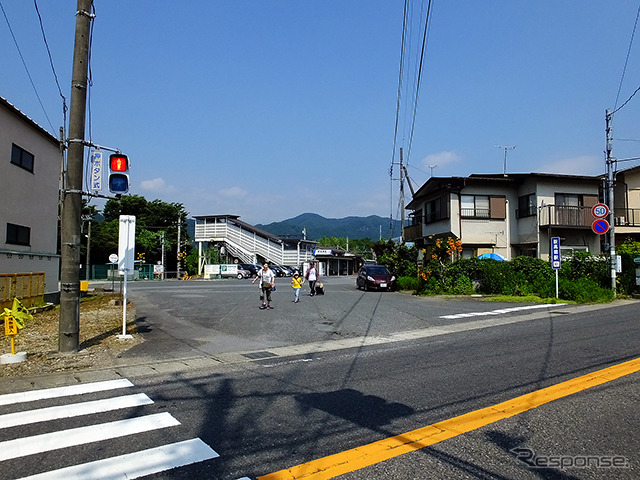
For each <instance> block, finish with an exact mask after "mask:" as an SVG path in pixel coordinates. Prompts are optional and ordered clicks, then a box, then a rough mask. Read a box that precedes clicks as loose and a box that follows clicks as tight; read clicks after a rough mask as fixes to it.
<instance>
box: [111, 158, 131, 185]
mask: <svg viewBox="0 0 640 480" xmlns="http://www.w3.org/2000/svg"><path fill="white" fill-rule="evenodd" d="M109 191H110V192H111V193H117V194H122V193H127V192H128V191H129V158H127V156H126V155H122V154H121V153H114V154H112V155H111V156H110V157H109Z"/></svg>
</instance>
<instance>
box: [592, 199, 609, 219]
mask: <svg viewBox="0 0 640 480" xmlns="http://www.w3.org/2000/svg"><path fill="white" fill-rule="evenodd" d="M591 213H593V216H594V217H596V218H604V217H606V216H607V215H609V207H607V206H606V205H605V204H604V203H597V204H595V205H594V206H593V208H592V209H591Z"/></svg>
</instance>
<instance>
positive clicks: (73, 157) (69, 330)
mask: <svg viewBox="0 0 640 480" xmlns="http://www.w3.org/2000/svg"><path fill="white" fill-rule="evenodd" d="M92 19H93V15H92V14H91V0H78V10H77V12H76V34H75V47H74V51H73V71H72V76H71V102H70V107H69V141H68V142H69V146H68V152H67V168H66V175H65V177H66V178H65V181H64V182H63V191H62V215H61V220H60V236H61V242H60V243H61V246H60V254H61V260H60V262H61V266H60V267H61V268H60V283H61V289H60V320H59V324H58V351H59V352H62V353H75V352H77V351H78V345H79V343H80V235H81V233H80V232H81V228H80V227H81V222H82V174H83V167H84V165H83V160H84V128H85V113H86V106H87V72H88V62H89V34H90V30H91V21H92Z"/></svg>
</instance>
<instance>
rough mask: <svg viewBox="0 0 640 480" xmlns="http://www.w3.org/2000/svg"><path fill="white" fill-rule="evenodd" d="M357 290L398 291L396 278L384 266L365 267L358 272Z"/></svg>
mask: <svg viewBox="0 0 640 480" xmlns="http://www.w3.org/2000/svg"><path fill="white" fill-rule="evenodd" d="M356 288H363V289H364V290H365V291H367V290H389V291H390V292H393V291H395V289H396V276H395V275H393V274H392V273H391V272H390V271H389V270H387V267H385V266H384V265H364V266H363V267H362V268H360V270H359V271H358V276H357V277H356Z"/></svg>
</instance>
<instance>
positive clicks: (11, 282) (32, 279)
mask: <svg viewBox="0 0 640 480" xmlns="http://www.w3.org/2000/svg"><path fill="white" fill-rule="evenodd" d="M14 298H17V299H18V300H20V302H22V304H23V305H24V306H25V307H27V308H29V307H31V306H33V305H37V304H41V303H43V301H44V272H38V273H0V312H1V311H3V310H2V309H3V308H5V307H6V308H11V306H12V305H13V299H14Z"/></svg>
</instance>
